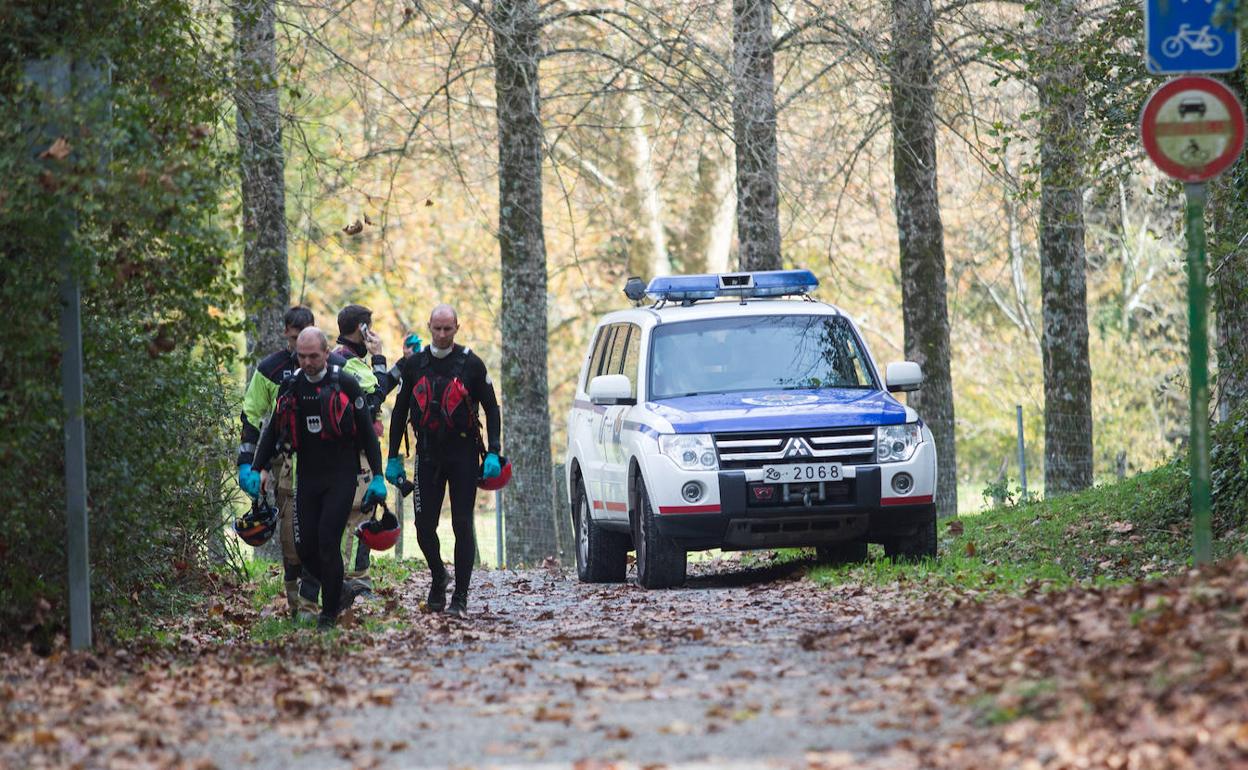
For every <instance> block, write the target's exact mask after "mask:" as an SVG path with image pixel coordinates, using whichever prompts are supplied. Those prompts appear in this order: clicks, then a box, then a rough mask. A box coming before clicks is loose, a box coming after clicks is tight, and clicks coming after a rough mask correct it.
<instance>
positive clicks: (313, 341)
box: [295, 326, 329, 377]
mask: <svg viewBox="0 0 1248 770" xmlns="http://www.w3.org/2000/svg"><path fill="white" fill-rule="evenodd" d="M295 355H297V356H299V368H300V369H302V370H303V371H304V373H305V374H310V375H312V376H314V377H315V376H316V375H318V374H320V373H321V372H322V371H324V370H325V364H326V363H327V362H328V361H329V338H328V337H326V336H325V332H323V331H321V330H320V329H318V328H316V327H315V326H309V327H308V328H306V329H304V330H303V331H301V332H299V336H298V338H296V339H295Z"/></svg>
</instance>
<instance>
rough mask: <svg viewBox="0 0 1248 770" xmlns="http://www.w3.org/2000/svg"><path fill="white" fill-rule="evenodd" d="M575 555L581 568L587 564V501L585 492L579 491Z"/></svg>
mask: <svg viewBox="0 0 1248 770" xmlns="http://www.w3.org/2000/svg"><path fill="white" fill-rule="evenodd" d="M577 519H578V521H577V524H578V526H577V528H576V529H577V537H576V555H577V556H578V557H579V558H580V560H581V568H582V569H585V568H586V567H588V566H589V501H588V500H587V499H586V497H585V493H584V492H582V493H581V510H580V513H579V514H578V516H577Z"/></svg>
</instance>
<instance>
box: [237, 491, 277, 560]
mask: <svg viewBox="0 0 1248 770" xmlns="http://www.w3.org/2000/svg"><path fill="white" fill-rule="evenodd" d="M276 531H277V507H276V506H273V505H269V503H268V502H267V501H266V500H265V499H264V496H263V495H261V496H260V497H258V498H256V499H255V500H254V501H252V503H251V512H250V513H248V514H247V515H246V516H244V517H242V518H241V519H235V520H234V534H236V535H238V536H239V537H240V538H242V540H243V542H244V543H246V544H247V545H252V546H256V547H257V548H258V547H260V546H262V545H264V544H265V543H267V542H269V538H271V537H273V533H274V532H276Z"/></svg>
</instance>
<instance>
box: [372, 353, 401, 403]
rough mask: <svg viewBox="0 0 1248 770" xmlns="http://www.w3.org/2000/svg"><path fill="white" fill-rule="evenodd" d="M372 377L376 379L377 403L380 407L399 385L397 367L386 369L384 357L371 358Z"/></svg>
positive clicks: (396, 365)
mask: <svg viewBox="0 0 1248 770" xmlns="http://www.w3.org/2000/svg"><path fill="white" fill-rule="evenodd" d="M373 376H375V377H376V378H377V396H378V399H377V402H378V404H379V405H380V403H381V402H383V401H385V400H386V397H388V396H389V395H390V391H392V390H394V389H395V387H397V386H398V384H399V365H398V364H395V365H394V366H392V367H390V368H389V369H387V368H386V357H385V356H373Z"/></svg>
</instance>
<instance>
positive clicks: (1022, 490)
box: [1015, 404, 1027, 500]
mask: <svg viewBox="0 0 1248 770" xmlns="http://www.w3.org/2000/svg"><path fill="white" fill-rule="evenodd" d="M1015 413H1016V414H1017V415H1018V486H1019V494H1020V495H1021V496H1022V498H1023V499H1024V500H1025V499H1027V443H1026V440H1025V439H1024V438H1023V405H1022V404H1017V405H1016V406H1015Z"/></svg>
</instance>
